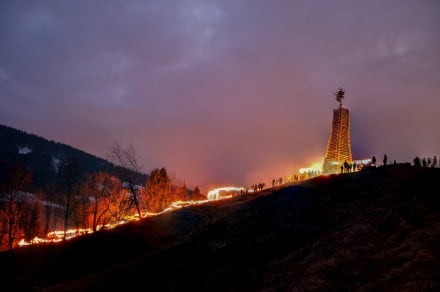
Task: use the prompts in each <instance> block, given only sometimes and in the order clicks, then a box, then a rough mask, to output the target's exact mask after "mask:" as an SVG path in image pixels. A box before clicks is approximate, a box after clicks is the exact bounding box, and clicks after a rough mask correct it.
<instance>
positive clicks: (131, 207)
mask: <svg viewBox="0 0 440 292" xmlns="http://www.w3.org/2000/svg"><path fill="white" fill-rule="evenodd" d="M111 155H112V158H113V161H115V162H116V163H117V164H119V165H120V166H122V168H120V170H121V172H120V173H118V175H117V176H116V175H115V174H110V173H107V172H95V173H89V174H87V175H86V176H84V177H81V176H80V172H79V169H80V165H79V164H78V161H77V160H75V159H73V158H72V159H69V160H67V161H66V162H65V163H64V165H63V167H62V168H61V171H60V175H61V176H62V178H63V179H62V183H60V184H59V185H53V186H51V187H49V188H48V189H47V190H46V191H45V192H38V193H36V194H30V193H25V192H23V190H26V188H27V187H28V186H29V185H30V184H32V174H31V172H30V171H29V170H27V169H26V168H24V167H23V166H20V165H14V166H11V167H10V169H9V170H8V172H7V174H6V175H5V176H4V178H3V179H2V180H1V185H0V190H1V192H0V250H2V249H9V250H12V249H13V248H14V247H15V245H17V241H18V240H19V239H22V238H24V239H26V240H30V239H32V238H34V237H35V236H39V237H43V238H44V237H45V236H46V235H47V234H48V232H49V231H51V230H53V229H59V228H60V226H62V229H63V230H64V238H66V236H67V230H68V229H69V228H77V229H80V228H86V229H89V228H90V229H92V230H93V231H98V230H99V229H100V228H101V227H103V226H105V225H106V224H110V223H116V222H120V221H121V220H123V219H124V218H126V217H127V216H130V215H133V214H137V216H139V217H142V215H143V214H145V212H160V211H162V210H163V209H165V208H167V207H168V206H169V205H170V204H171V203H172V202H173V201H177V200H200V199H205V197H204V196H203V195H202V194H201V193H200V190H199V188H198V187H196V188H195V189H194V190H193V191H192V192H191V191H189V190H188V188H187V187H186V186H185V185H184V184H183V185H176V184H175V183H174V182H173V180H172V178H170V176H169V174H168V172H167V170H166V169H165V168H163V167H162V168H156V169H153V170H152V171H151V172H150V173H149V175H148V176H147V180H146V182H145V185H139V183H137V181H136V173H138V172H140V170H141V169H140V166H139V164H138V159H137V158H136V154H135V151H134V149H133V148H132V147H131V146H129V147H127V148H123V147H121V146H120V145H118V144H115V146H114V147H113V149H112V153H111Z"/></svg>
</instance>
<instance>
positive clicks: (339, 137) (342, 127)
mask: <svg viewBox="0 0 440 292" xmlns="http://www.w3.org/2000/svg"><path fill="white" fill-rule="evenodd" d="M344 94H345V90H344V89H342V88H339V89H338V91H337V92H335V93H334V95H335V96H336V100H337V101H338V102H339V108H338V109H335V110H333V123H332V128H331V131H330V138H329V140H328V144H327V149H326V151H325V157H324V163H323V166H322V173H323V174H332V173H338V172H340V171H341V165H343V164H344V162H345V161H347V162H348V163H349V164H350V165H351V163H352V160H353V159H352V156H351V144H350V113H349V112H348V109H346V108H343V107H342V99H343V98H344Z"/></svg>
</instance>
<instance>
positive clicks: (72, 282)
mask: <svg viewBox="0 0 440 292" xmlns="http://www.w3.org/2000/svg"><path fill="white" fill-rule="evenodd" d="M439 181H440V169H434V168H416V167H412V166H410V165H409V164H404V165H396V166H393V165H391V166H387V167H379V168H373V169H365V170H363V171H360V172H356V173H351V174H343V175H332V176H321V177H317V178H314V179H312V180H309V181H305V182H304V183H302V184H299V185H284V186H282V187H278V188H274V189H267V190H263V191H262V192H259V193H257V194H254V195H242V196H237V197H234V198H231V199H228V200H222V201H214V202H209V203H207V204H204V205H198V206H190V207H187V208H183V209H180V210H177V211H175V212H169V213H164V214H162V215H160V216H156V217H151V218H146V219H143V220H142V221H139V222H135V223H130V224H127V225H123V226H120V227H119V228H116V229H113V230H108V231H103V232H99V233H96V234H92V235H87V236H84V237H80V238H76V239H73V240H71V241H68V242H65V243H63V244H59V245H49V246H31V247H26V248H19V249H16V250H14V251H13V252H12V253H10V254H8V253H0V275H2V279H3V280H2V281H1V282H2V283H0V285H2V286H0V287H1V288H4V289H5V290H31V291H32V290H41V291H84V290H90V291H97V290H99V291H103V290H109V291H115V290H119V291H122V290H123V291H128V290H131V289H138V288H137V287H142V289H141V290H143V289H146V290H153V291H188V290H189V291H191V290H194V291H196V290H197V291H199V290H201V291H208V290H209V291H211V290H214V291H256V290H258V291H260V290H267V291H292V290H298V291H307V290H317V289H320V290H335V291H352V290H368V291H373V290H374V291H378V290H379V291H420V290H430V289H433V290H439V289H440V280H439V279H440V270H439V269H438V267H439V266H440V250H439V249H438V246H440V213H439V211H438V210H439V204H440V196H439V195H438V189H439V185H438V182H439ZM2 290H3V289H2Z"/></svg>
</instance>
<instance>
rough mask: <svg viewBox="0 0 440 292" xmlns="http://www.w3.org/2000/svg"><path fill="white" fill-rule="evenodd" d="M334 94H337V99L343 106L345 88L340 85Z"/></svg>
mask: <svg viewBox="0 0 440 292" xmlns="http://www.w3.org/2000/svg"><path fill="white" fill-rule="evenodd" d="M333 95H334V96H336V100H337V101H338V102H339V106H340V107H342V99H343V98H344V95H345V89H343V88H342V87H339V88H338V91H336V92H335V93H333Z"/></svg>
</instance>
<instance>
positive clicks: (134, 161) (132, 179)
mask: <svg viewBox="0 0 440 292" xmlns="http://www.w3.org/2000/svg"><path fill="white" fill-rule="evenodd" d="M110 158H111V160H112V161H113V162H114V163H116V164H118V165H119V166H121V168H120V169H119V176H120V177H121V179H122V181H123V183H126V185H127V188H128V189H129V190H130V193H131V195H132V203H133V204H134V205H135V207H136V211H137V213H138V216H139V218H141V217H142V212H141V208H140V204H139V194H138V187H137V185H136V180H137V175H138V174H139V173H140V172H141V166H140V165H139V162H138V158H137V155H136V151H135V149H134V147H133V146H132V145H129V146H128V147H126V148H123V147H122V146H121V145H119V143H118V142H115V143H114V145H113V148H112V150H111V153H110Z"/></svg>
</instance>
